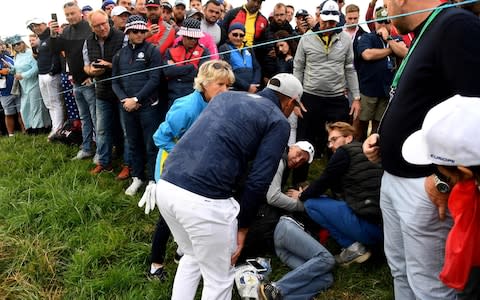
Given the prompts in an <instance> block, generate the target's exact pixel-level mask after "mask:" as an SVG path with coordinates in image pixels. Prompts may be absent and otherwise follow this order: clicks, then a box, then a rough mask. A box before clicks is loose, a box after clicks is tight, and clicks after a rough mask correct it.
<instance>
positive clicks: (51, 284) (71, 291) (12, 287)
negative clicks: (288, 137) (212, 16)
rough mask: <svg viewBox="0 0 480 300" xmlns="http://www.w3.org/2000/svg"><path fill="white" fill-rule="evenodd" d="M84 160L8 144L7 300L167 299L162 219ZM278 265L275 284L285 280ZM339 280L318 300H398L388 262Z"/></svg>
mask: <svg viewBox="0 0 480 300" xmlns="http://www.w3.org/2000/svg"><path fill="white" fill-rule="evenodd" d="M75 153H76V149H75V148H72V147H67V146H64V145H58V144H49V143H47V142H46V137H45V136H35V137H31V136H20V135H19V136H16V137H15V138H0V299H168V298H169V290H170V287H171V282H172V279H173V278H172V277H173V276H170V278H169V281H168V282H166V283H163V284H160V283H158V282H156V281H148V280H147V279H146V277H145V275H144V274H145V270H146V268H147V264H148V262H147V261H148V256H149V250H150V241H151V235H152V232H153V230H154V227H155V223H156V221H157V217H158V215H157V214H156V213H151V214H150V215H149V216H145V214H144V213H143V210H141V209H139V208H138V207H137V202H138V199H137V198H131V197H128V196H125V195H124V194H123V190H124V188H125V187H126V185H127V184H128V183H127V182H117V181H115V180H114V174H111V173H106V174H101V175H100V176H91V175H90V174H89V173H88V170H89V169H90V168H91V167H92V166H93V165H92V164H91V161H70V158H71V157H73V155H74V154H75ZM317 164H318V163H317ZM318 169H319V168H318V166H317V167H316V170H315V171H316V172H317V173H318V171H319V170H318ZM172 247H173V246H172V245H170V248H171V249H169V251H168V255H169V256H170V257H167V260H168V261H172V260H173V259H172V256H173V249H172ZM335 251H338V249H335ZM274 266H275V267H274V270H275V272H274V274H273V277H274V278H278V277H280V276H281V274H283V273H284V272H286V269H285V268H283V267H281V266H280V265H279V262H278V261H276V262H275V264H274ZM167 269H168V270H169V272H170V274H171V275H173V273H174V270H175V265H173V264H171V263H170V264H169V265H167ZM335 278H336V283H335V285H334V287H333V288H332V289H330V290H328V291H327V292H325V293H323V294H321V295H319V296H318V298H317V299H392V298H393V297H392V292H391V289H392V287H391V279H390V275H389V273H388V268H387V267H386V264H385V263H384V262H383V261H382V260H372V261H371V262H368V263H366V264H364V265H362V266H352V267H350V268H347V269H344V268H339V269H337V270H336V271H335Z"/></svg>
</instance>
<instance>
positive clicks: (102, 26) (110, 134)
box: [83, 10, 126, 175]
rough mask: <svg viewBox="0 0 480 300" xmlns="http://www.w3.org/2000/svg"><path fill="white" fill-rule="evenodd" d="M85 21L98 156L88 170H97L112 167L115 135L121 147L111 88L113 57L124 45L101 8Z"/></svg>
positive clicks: (85, 49) (117, 112) (116, 105)
mask: <svg viewBox="0 0 480 300" xmlns="http://www.w3.org/2000/svg"><path fill="white" fill-rule="evenodd" d="M88 23H89V24H90V27H91V28H92V31H93V35H91V37H90V38H88V39H87V40H86V41H85V43H84V44H83V63H84V67H83V69H84V71H85V73H87V74H88V75H89V76H91V77H92V78H94V80H95V81H96V83H95V95H96V101H95V102H96V115H97V123H96V128H97V152H96V154H97V156H98V161H97V162H96V166H95V168H93V169H92V170H91V171H90V173H91V174H92V175H96V174H99V173H101V172H103V171H112V165H111V163H112V148H113V142H114V137H118V138H117V141H116V142H117V144H120V145H117V147H118V148H120V149H123V148H124V147H123V139H122V138H121V137H122V136H123V133H122V130H121V126H120V110H119V101H118V98H117V96H116V95H115V93H113V90H112V81H111V80H109V78H111V77H112V60H113V56H114V55H115V53H117V52H118V50H120V49H121V48H122V47H123V46H125V45H126V39H125V35H124V33H123V32H121V31H120V30H117V29H114V28H113V27H111V26H110V24H109V22H108V15H107V13H106V12H104V11H103V10H96V11H94V12H92V13H90V14H89V15H88Z"/></svg>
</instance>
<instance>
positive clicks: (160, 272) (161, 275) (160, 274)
mask: <svg viewBox="0 0 480 300" xmlns="http://www.w3.org/2000/svg"><path fill="white" fill-rule="evenodd" d="M147 273H148V278H150V279H151V280H158V281H161V282H164V281H165V280H167V271H165V269H164V268H163V267H161V268H158V269H157V270H156V271H155V273H151V272H150V271H147Z"/></svg>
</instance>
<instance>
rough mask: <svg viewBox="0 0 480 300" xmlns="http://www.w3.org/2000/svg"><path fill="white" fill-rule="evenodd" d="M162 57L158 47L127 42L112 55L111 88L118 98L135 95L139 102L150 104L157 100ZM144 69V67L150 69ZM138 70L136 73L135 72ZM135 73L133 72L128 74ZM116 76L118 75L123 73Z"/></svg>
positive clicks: (145, 43)
mask: <svg viewBox="0 0 480 300" xmlns="http://www.w3.org/2000/svg"><path fill="white" fill-rule="evenodd" d="M161 64H162V58H161V56H160V52H159V51H158V49H157V48H156V47H155V46H153V45H152V44H150V43H147V42H144V43H142V44H139V45H132V44H130V43H129V44H128V45H127V46H125V47H123V48H122V49H120V51H118V52H117V54H116V55H115V56H114V57H113V63H112V65H113V66H112V75H113V77H114V78H115V79H113V81H112V88H113V91H114V92H115V94H116V95H117V97H118V99H120V100H122V99H125V98H129V97H137V99H138V102H139V103H140V104H145V105H147V104H152V103H154V102H155V101H157V100H158V90H157V89H158V87H159V85H160V74H161V73H160V72H161V71H160V69H159V68H155V67H159V66H160V65H161ZM151 68H154V69H153V70H150V71H146V72H145V71H144V72H142V71H143V70H145V69H151ZM135 72H138V73H135ZM130 73H135V74H130ZM125 74H129V75H128V76H122V77H120V78H116V77H117V76H118V75H125Z"/></svg>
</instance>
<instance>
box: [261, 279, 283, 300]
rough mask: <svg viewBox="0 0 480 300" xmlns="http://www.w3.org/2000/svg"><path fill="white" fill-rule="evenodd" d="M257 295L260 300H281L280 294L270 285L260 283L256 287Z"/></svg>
mask: <svg viewBox="0 0 480 300" xmlns="http://www.w3.org/2000/svg"><path fill="white" fill-rule="evenodd" d="M258 295H259V296H260V299H262V300H281V299H282V293H281V292H280V290H279V289H278V288H277V287H276V286H274V285H273V284H271V283H262V284H261V285H260V286H259V287H258Z"/></svg>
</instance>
